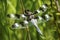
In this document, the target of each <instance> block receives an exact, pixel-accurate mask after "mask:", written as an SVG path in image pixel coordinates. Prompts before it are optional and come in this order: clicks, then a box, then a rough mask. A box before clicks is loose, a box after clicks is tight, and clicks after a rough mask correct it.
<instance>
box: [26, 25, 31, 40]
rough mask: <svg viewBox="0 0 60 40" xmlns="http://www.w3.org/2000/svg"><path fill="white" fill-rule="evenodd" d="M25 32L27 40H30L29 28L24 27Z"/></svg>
mask: <svg viewBox="0 0 60 40" xmlns="http://www.w3.org/2000/svg"><path fill="white" fill-rule="evenodd" d="M26 27H27V28H26V30H27V40H31V37H30V32H29V27H28V25H26Z"/></svg>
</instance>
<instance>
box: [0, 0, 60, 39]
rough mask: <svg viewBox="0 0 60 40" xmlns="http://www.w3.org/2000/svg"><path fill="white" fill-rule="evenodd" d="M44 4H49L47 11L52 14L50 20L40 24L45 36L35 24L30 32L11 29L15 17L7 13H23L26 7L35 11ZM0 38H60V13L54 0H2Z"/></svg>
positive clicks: (0, 7)
mask: <svg viewBox="0 0 60 40" xmlns="http://www.w3.org/2000/svg"><path fill="white" fill-rule="evenodd" d="M58 1H59V4H60V0H58ZM42 4H47V5H49V6H48V8H49V9H48V11H47V12H46V13H49V14H50V15H52V18H51V20H50V21H48V22H43V23H41V24H39V28H40V29H41V31H42V32H43V36H41V35H40V34H39V33H38V32H37V31H36V28H35V27H33V26H31V27H29V31H30V32H29V33H28V32H27V30H26V29H11V26H12V24H13V23H14V19H9V18H7V14H10V13H17V14H22V13H23V12H24V10H25V9H29V10H31V11H32V12H33V11H34V10H37V9H38V8H39V7H41V6H42ZM39 22H41V21H39ZM27 34H28V35H27ZM29 35H30V37H29ZM0 40H60V13H59V12H58V11H57V6H56V4H55V2H54V0H0Z"/></svg>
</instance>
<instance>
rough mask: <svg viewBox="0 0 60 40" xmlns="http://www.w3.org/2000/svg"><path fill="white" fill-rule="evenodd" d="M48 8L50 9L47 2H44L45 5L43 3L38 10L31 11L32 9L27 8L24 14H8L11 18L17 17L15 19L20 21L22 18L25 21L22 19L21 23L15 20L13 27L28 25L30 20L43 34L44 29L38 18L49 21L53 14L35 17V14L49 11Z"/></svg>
mask: <svg viewBox="0 0 60 40" xmlns="http://www.w3.org/2000/svg"><path fill="white" fill-rule="evenodd" d="M47 9H48V6H47V4H44V5H42V7H40V8H39V9H38V10H35V11H34V12H31V11H30V10H25V11H24V13H23V14H8V15H7V16H8V17H9V18H12V19H15V20H17V19H18V20H19V21H20V20H21V19H22V20H23V21H21V22H19V23H18V22H15V23H14V24H13V25H12V27H13V28H17V27H19V26H20V25H22V26H24V25H28V24H29V22H31V23H32V24H33V25H34V26H35V28H36V30H37V32H38V33H39V34H41V35H42V34H43V33H42V31H41V30H40V28H39V27H38V19H39V20H40V21H42V20H46V21H49V19H50V17H51V16H50V15H49V14H45V15H43V16H39V15H38V16H37V17H35V14H39V13H40V12H41V11H42V12H43V13H44V12H46V11H47ZM21 28H25V27H21Z"/></svg>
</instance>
